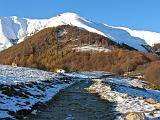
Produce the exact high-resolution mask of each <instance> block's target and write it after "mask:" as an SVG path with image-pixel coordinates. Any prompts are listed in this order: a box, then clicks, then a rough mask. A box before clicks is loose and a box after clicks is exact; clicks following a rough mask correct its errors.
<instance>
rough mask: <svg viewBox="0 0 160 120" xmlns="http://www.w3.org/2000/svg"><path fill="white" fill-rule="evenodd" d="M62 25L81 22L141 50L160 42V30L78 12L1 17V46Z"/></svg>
mask: <svg viewBox="0 0 160 120" xmlns="http://www.w3.org/2000/svg"><path fill="white" fill-rule="evenodd" d="M59 25H71V26H77V27H79V28H80V29H85V30H87V31H90V32H95V33H98V34H100V35H103V36H105V37H107V38H109V39H111V40H112V41H114V42H117V43H118V44H126V45H128V46H130V47H133V48H135V49H137V50H139V51H147V50H146V47H145V46H148V45H150V46H152V45H154V44H156V43H160V33H155V32H150V31H138V30H131V29H129V28H124V27H113V26H109V25H106V24H101V23H96V22H92V21H90V20H88V19H85V18H83V17H81V16H79V15H77V14H75V13H63V14H60V15H58V16H56V17H53V18H50V19H28V18H18V17H16V16H12V17H4V18H1V19H0V50H3V49H6V48H9V47H10V46H12V45H15V44H17V43H20V42H22V41H23V40H24V38H25V37H26V36H30V35H32V34H34V33H35V32H37V31H40V30H42V29H44V28H47V27H56V26H59Z"/></svg>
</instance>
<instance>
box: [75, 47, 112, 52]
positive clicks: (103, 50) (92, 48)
mask: <svg viewBox="0 0 160 120" xmlns="http://www.w3.org/2000/svg"><path fill="white" fill-rule="evenodd" d="M73 49H74V50H76V51H82V52H87V51H92V52H111V50H110V49H107V48H104V47H98V46H93V45H87V46H82V47H75V48H73Z"/></svg>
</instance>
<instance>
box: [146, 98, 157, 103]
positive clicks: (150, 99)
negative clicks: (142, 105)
mask: <svg viewBox="0 0 160 120" xmlns="http://www.w3.org/2000/svg"><path fill="white" fill-rule="evenodd" d="M145 102H147V103H149V104H156V103H157V101H155V100H154V99H152V98H149V99H146V100H145Z"/></svg>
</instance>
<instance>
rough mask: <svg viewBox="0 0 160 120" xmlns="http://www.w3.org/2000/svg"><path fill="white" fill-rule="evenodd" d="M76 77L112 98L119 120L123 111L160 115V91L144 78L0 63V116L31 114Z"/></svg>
mask: <svg viewBox="0 0 160 120" xmlns="http://www.w3.org/2000/svg"><path fill="white" fill-rule="evenodd" d="M79 80H91V81H95V83H93V85H91V86H90V87H89V88H87V90H89V91H91V92H96V93H98V94H99V95H100V96H101V98H102V99H105V100H108V101H110V102H113V112H115V116H117V119H119V120H120V119H121V120H123V117H124V114H125V113H127V112H144V113H145V115H146V117H147V118H149V119H150V120H159V119H160V91H158V90H152V89H150V88H149V87H148V85H146V83H145V82H144V81H140V80H136V79H131V78H123V77H118V76H114V75H113V76H112V74H111V73H109V72H103V71H102V72H101V71H95V72H72V73H64V74H63V75H58V74H56V73H52V72H46V71H42V70H37V69H32V68H24V67H12V66H8V65H0V119H1V118H14V116H18V115H19V114H17V113H21V112H22V113H23V111H28V112H31V113H33V114H34V113H35V112H36V110H37V107H38V106H39V105H43V104H45V102H47V101H49V100H50V99H52V97H53V96H54V95H55V94H56V93H58V92H59V91H60V90H61V89H64V88H66V87H68V86H70V85H72V84H73V83H75V82H77V81H79ZM149 100H151V102H148V101H149ZM24 113H25V112H24Z"/></svg>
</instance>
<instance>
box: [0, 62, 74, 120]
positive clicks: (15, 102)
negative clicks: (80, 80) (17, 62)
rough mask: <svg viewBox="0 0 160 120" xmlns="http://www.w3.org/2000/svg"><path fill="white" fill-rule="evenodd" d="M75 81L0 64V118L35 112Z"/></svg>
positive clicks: (40, 71) (50, 73)
mask: <svg viewBox="0 0 160 120" xmlns="http://www.w3.org/2000/svg"><path fill="white" fill-rule="evenodd" d="M74 82H75V81H74V80H73V79H71V78H70V77H66V76H61V75H58V74H54V73H52V72H46V71H42V70H37V69H31V68H24V67H12V66H8V65H0V119H1V118H14V117H15V116H16V118H19V117H23V116H20V114H21V113H22V112H24V113H26V112H27V113H30V112H35V110H36V108H37V107H38V106H40V105H43V104H44V103H45V102H47V101H49V100H50V99H52V97H53V96H54V95H55V94H56V93H57V92H59V91H60V90H61V89H64V88H65V87H68V86H69V85H71V84H73V83H74Z"/></svg>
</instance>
